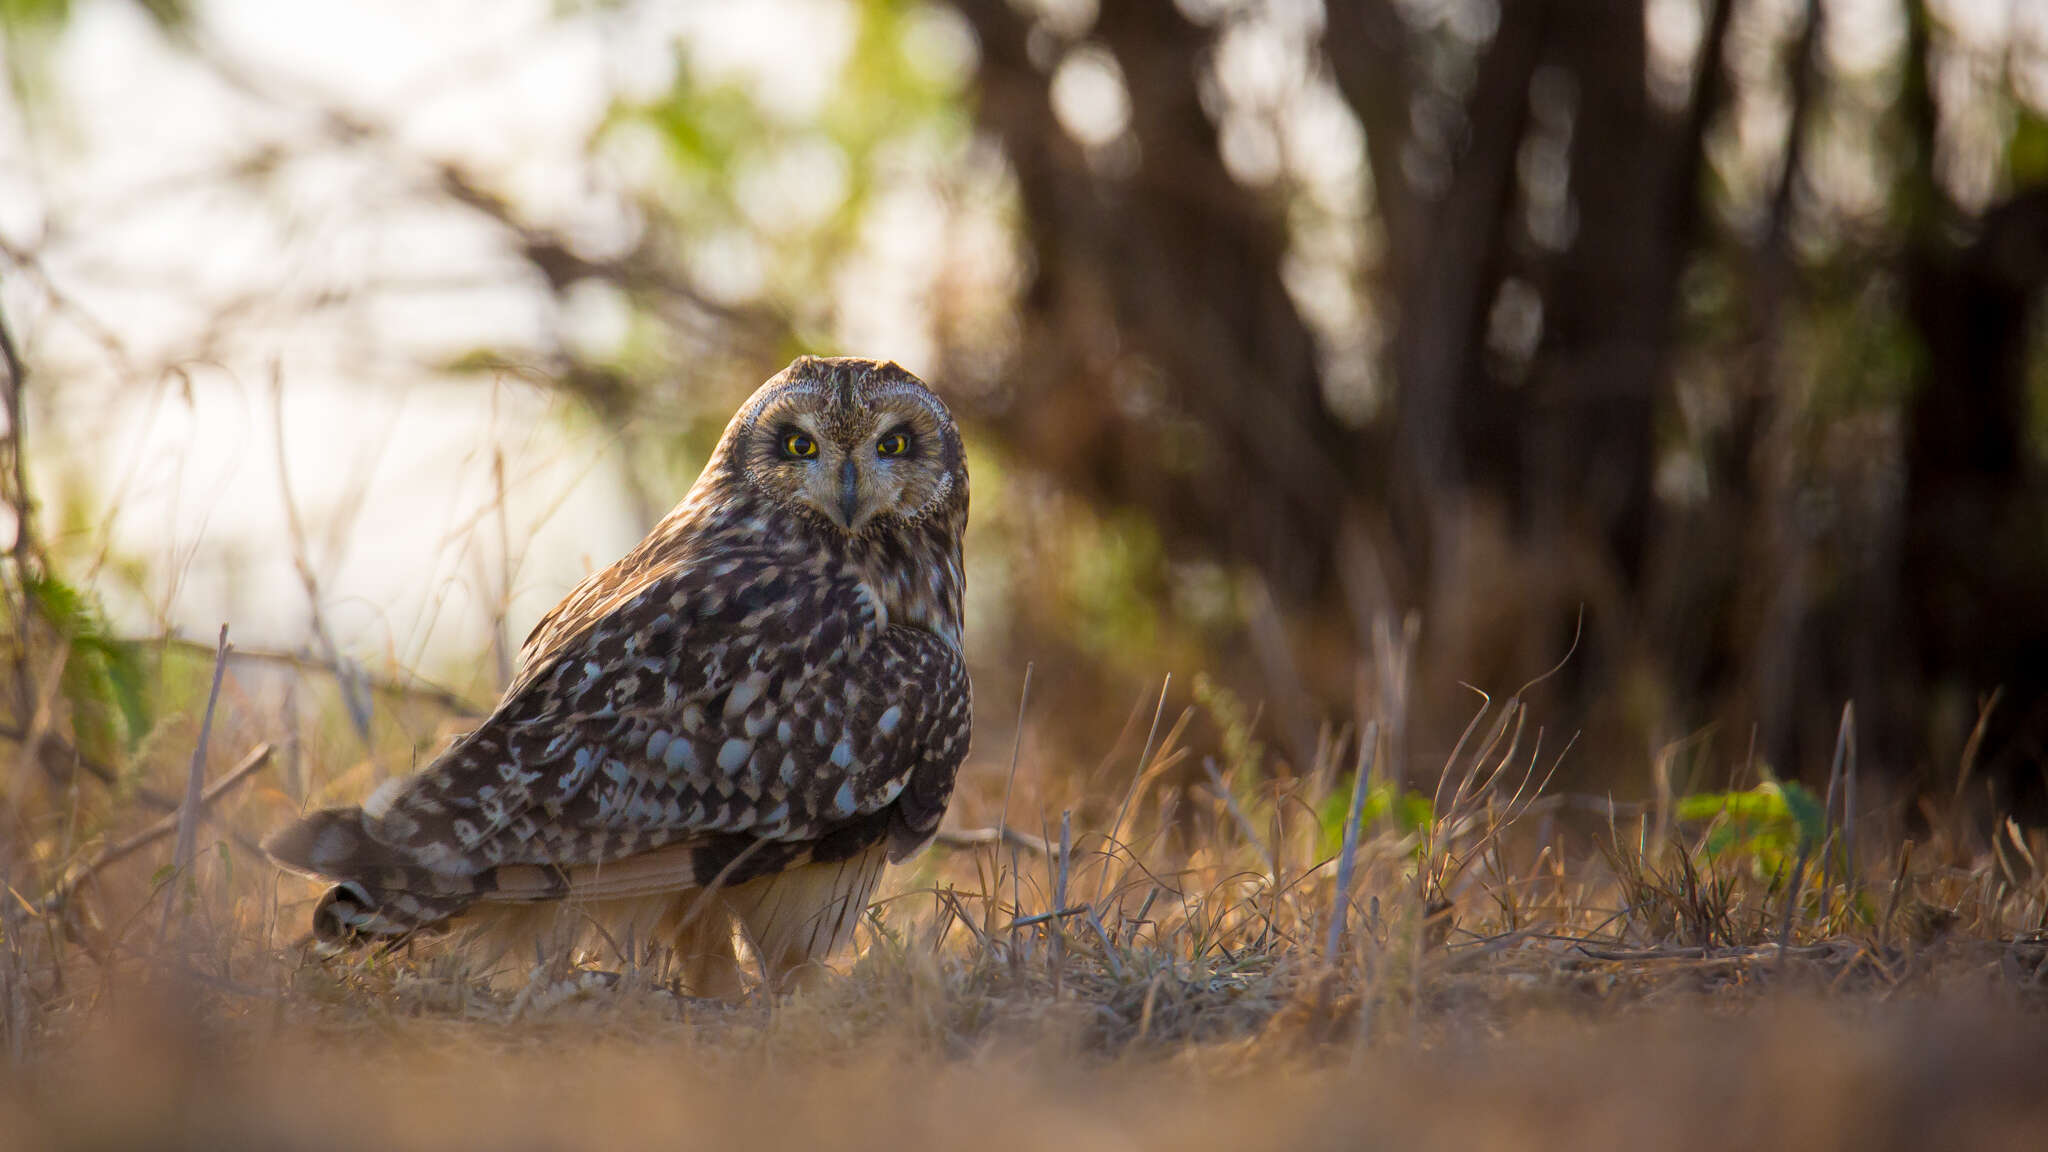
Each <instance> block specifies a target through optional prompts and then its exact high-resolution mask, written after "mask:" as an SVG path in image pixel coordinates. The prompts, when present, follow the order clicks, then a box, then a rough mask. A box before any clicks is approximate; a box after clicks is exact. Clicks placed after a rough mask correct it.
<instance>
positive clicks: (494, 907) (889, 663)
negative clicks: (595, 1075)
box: [265, 357, 972, 996]
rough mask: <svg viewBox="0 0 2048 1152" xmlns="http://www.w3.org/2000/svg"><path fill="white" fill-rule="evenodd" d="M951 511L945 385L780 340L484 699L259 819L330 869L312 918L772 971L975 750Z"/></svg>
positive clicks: (341, 925)
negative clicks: (428, 742)
mask: <svg viewBox="0 0 2048 1152" xmlns="http://www.w3.org/2000/svg"><path fill="white" fill-rule="evenodd" d="M966 525H967V466H966V460H965V457H964V455H963V452H962V448H961V442H960V433H959V430H958V429H957V428H956V427H955V425H954V422H953V419H952V416H951V414H950V413H949V412H948V411H947V409H946V406H945V405H944V404H943V403H942V402H940V400H939V398H938V397H937V396H935V395H933V394H932V392H931V391H930V390H929V389H928V388H926V387H925V386H924V384H923V383H922V382H920V381H919V380H918V379H917V378H916V377H915V376H913V375H911V374H910V373H909V372H906V371H904V370H903V369H902V368H899V367H897V366H896V365H895V364H892V363H884V362H880V361H874V360H863V359H853V358H843V359H822V358H813V357H803V358H800V359H798V360H797V361H796V362H795V363H793V364H791V365H790V366H789V367H788V368H786V369H784V370H783V371H782V372H781V373H780V374H778V375H776V376H775V377H774V378H772V379H770V380H769V381H768V382H767V383H766V384H763V385H762V386H761V388H760V390H759V391H757V392H755V393H754V395H753V396H752V397H751V398H750V399H748V400H747V402H746V404H745V405H744V406H743V407H742V408H741V409H740V411H739V412H738V414H737V415H735V416H734V417H733V418H732V421H731V423H730V424H728V425H727V426H726V429H725V433H724V435H723V436H722V437H721V438H720V440H719V442H718V447H717V449H716V450H715V451H714V452H713V453H712V456H711V459H710V462H709V463H707V464H706V465H705V467H704V472H703V475H701V476H699V477H698V479H697V482H696V484H695V485H694V486H692V487H691V489H690V491H689V494H688V495H687V496H686V497H685V498H684V499H683V501H682V503H681V504H679V505H678V506H677V507H676V508H675V510H674V511H672V512H670V513H669V514H668V516H667V517H665V518H664V519H663V520H662V521H661V522H660V523H659V524H658V525H656V526H655V528H654V530H653V532H651V533H650V534H649V535H648V536H647V538H646V539H645V540H642V541H641V542H640V544H639V545H638V546H637V547H635V548H634V549H633V550H632V551H631V552H629V553H627V554H626V556H625V558H623V559H621V560H620V561H619V562H618V563H616V564H613V565H612V566H611V567H609V568H606V569H604V570H603V571H601V572H598V573H596V574H595V575H593V576H591V577H590V578H589V579H587V580H585V581H583V583H582V584H580V585H578V586H577V587H576V588H575V589H574V590H573V591H572V592H570V593H569V595H568V597H567V598H566V599H564V600H563V601H562V602H561V603H560V604H558V605H556V606H555V607H554V609H553V610H552V611H550V612H549V613H548V614H547V615H546V616H545V617H543V618H542V619H541V621H540V623H539V624H538V625H537V626H536V627H535V628H534V630H533V633H532V635H530V636H528V637H527V640H526V643H525V645H524V647H523V648H522V650H521V653H520V659H519V666H518V671H517V674H516V675H515V677H514V679H513V682H512V684H511V686H510V687H509V688H508V689H507V690H506V692H505V695H504V697H503V698H502V699H501V700H500V701H499V702H498V705H497V707H496V709H495V710H494V711H493V712H492V713H491V715H490V716H489V718H488V719H486V720H485V721H484V722H483V724H482V726H480V727H478V728H477V729H476V730H475V731H473V732H470V733H469V734H468V735H466V736H463V737H461V738H460V739H458V740H456V741H455V742H454V743H453V744H452V745H451V746H450V747H449V748H448V750H447V751H446V752H444V753H443V754H442V755H441V756H440V757H439V758H438V759H436V760H434V761H433V762H432V763H430V764H428V765H427V766H426V767H425V768H424V769H423V770H422V771H420V772H419V773H418V774H416V775H413V776H409V777H405V778H401V779H396V780H392V781H389V782H387V783H386V784H385V786H384V787H382V788H380V789H379V790H378V791H377V792H376V793H375V794H374V795H372V796H371V797H370V799H369V800H368V801H367V802H366V803H364V804H363V805H362V806H361V807H360V808H333V809H327V810H324V811H319V812H314V813H312V814H310V815H308V816H306V817H304V818H303V819H301V820H299V821H298V822H297V823H295V824H293V825H291V826H289V827H287V828H284V829H282V830H281V831H279V832H278V833H276V834H275V835H274V836H272V837H271V839H270V840H269V841H268V842H267V843H266V844H265V848H266V850H267V851H268V852H269V853H270V855H271V856H272V857H273V858H274V859H275V860H276V861H277V862H278V863H279V864H281V865H282V866H284V867H286V868H288V869H291V870H293V871H296V872H300V873H303V874H306V875H309V876H313V877H316V878H319V879H322V880H325V881H328V882H330V883H331V884H332V887H330V888H329V889H328V890H327V892H326V894H325V895H324V896H323V897H322V898H321V900H320V902H319V904H318V906H317V907H316V908H315V909H314V912H313V933H314V938H315V940H316V941H317V942H318V943H319V944H320V945H322V946H324V947H326V948H328V949H330V950H340V949H344V948H347V947H349V946H350V945H353V944H358V943H363V942H368V941H374V940H378V939H386V940H388V939H393V938H403V937H408V936H411V935H413V934H415V933H420V932H423V931H428V930H434V931H438V930H441V929H450V930H455V929H462V930H465V934H464V935H463V936H462V937H459V938H461V939H468V940H478V939H486V940H494V941H497V942H498V944H499V946H500V949H501V952H500V954H503V949H505V948H506V947H508V946H511V947H525V946H527V943H528V942H531V941H532V940H534V939H537V938H544V939H552V940H554V941H555V942H557V943H562V942H565V941H570V940H575V939H581V940H583V941H585V942H588V941H590V940H592V939H601V940H604V941H607V942H609V943H610V945H611V946H612V947H614V948H619V949H624V948H626V947H628V946H629V945H628V942H629V941H630V942H634V944H633V945H632V946H633V947H636V948H637V947H640V946H643V945H645V946H659V947H663V948H666V949H668V950H669V952H668V953H667V954H668V955H669V956H672V957H673V958H674V960H675V961H676V962H677V964H678V969H679V970H678V971H677V976H678V977H679V979H680V980H681V982H682V983H683V984H684V985H686V986H688V987H689V988H690V989H691V990H692V991H694V992H696V993H698V994H700V995H711V996H716V995H732V994H734V993H736V992H737V991H738V990H739V989H740V987H741V986H742V983H741V982H742V976H741V968H740V967H739V965H738V955H737V953H736V952H735V946H734V939H735V935H736V934H737V936H738V937H739V939H740V940H741V941H742V942H743V943H744V945H745V947H746V949H748V950H749V951H750V952H751V953H752V955H753V957H754V958H755V959H756V961H757V963H758V965H759V967H760V969H761V970H763V971H764V972H765V974H766V976H767V977H768V979H769V980H770V982H771V983H774V984H776V985H781V984H783V983H784V982H786V981H787V980H789V979H790V977H791V976H792V974H794V973H798V972H799V971H802V970H805V969H806V968H807V966H812V965H814V964H815V963H816V962H818V961H820V960H822V959H823V958H824V957H826V956H827V955H828V954H830V953H832V952H833V951H834V950H835V949H838V948H840V947H841V946H843V945H844V944H846V943H847V942H848V940H849V939H850V938H851V936H852V934H853V929H854V925H855V923H856V922H857V920H858V919H859V917H860V916H861V915H862V914H863V913H864V912H865V910H866V908H867V906H868V899H869V895H870V893H871V892H872V891H873V890H874V887H875V883H876V880H877V878H878V877H879V876H880V874H881V870H882V867H883V864H884V862H885V861H887V862H900V861H902V860H903V859H905V858H906V857H908V856H910V855H911V854H913V853H915V852H917V851H919V850H920V849H922V848H923V847H924V846H925V845H926V844H928V843H929V842H930V841H931V839H932V837H933V835H934V834H935V833H936V832H937V830H938V826H939V819H940V817H941V815H943V813H944V812H945V808H946V803H947V801H948V799H949V798H950V797H951V795H952V792H953V779H954V776H955V774H956V773H957V772H958V770H959V767H960V762H961V760H962V759H963V758H964V757H965V756H966V754H967V747H968V739H969V733H970V727H971V722H972V718H971V689H970V686H969V684H968V679H967V668H966V665H965V663H964V662H963V661H962V659H961V647H960V621H961V597H962V595H963V593H964V591H965V586H966V577H965V572H964V571H963V569H962V567H961V557H960V543H961V534H962V532H963V531H964V529H965V528H966ZM471 929H473V930H474V931H468V930H471ZM650 951H651V948H650ZM528 955H529V956H530V955H531V953H530V952H529V953H528ZM810 970H812V971H815V968H811V969H810Z"/></svg>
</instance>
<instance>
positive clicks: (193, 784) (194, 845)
mask: <svg viewBox="0 0 2048 1152" xmlns="http://www.w3.org/2000/svg"><path fill="white" fill-rule="evenodd" d="M227 670H228V626H227V625H226V624H222V625H221V626H220V643H219V646H218V647H217V648H215V649H214V658H213V687H212V688H211V689H210V690H209V691H208V692H207V694H206V712H205V714H204V715H203V716H201V717H200V720H199V743H198V744H197V745H196V746H194V747H193V749H192V767H191V770H190V771H188V772H187V773H186V774H185V804H184V806H183V807H182V808H180V809H178V847H177V851H176V853H175V854H174V855H173V856H172V857H171V876H172V882H171V883H170V884H169V885H166V889H167V891H166V895H165V898H164V917H163V919H162V920H161V921H160V922H158V925H157V933H156V941H157V947H158V948H162V947H163V943H164V940H165V939H166V938H168V937H169V935H170V931H171V915H172V909H173V908H178V907H183V906H184V905H183V903H182V902H181V901H180V900H179V899H178V897H177V889H178V885H179V882H180V881H182V880H184V879H185V878H186V877H188V876H190V875H191V869H192V857H193V855H194V854H195V853H196V852H197V850H198V846H199V809H200V806H201V805H202V804H203V803H204V801H205V789H204V787H203V785H204V784H205V782H206V744H207V741H208V740H210V739H212V738H213V709H214V706H215V705H217V704H218V703H220V682H221V677H222V676H223V675H225V674H226V672H227ZM179 919H180V920H181V921H182V920H183V916H182V914H181V915H180V916H179Z"/></svg>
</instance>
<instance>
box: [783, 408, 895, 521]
mask: <svg viewBox="0 0 2048 1152" xmlns="http://www.w3.org/2000/svg"><path fill="white" fill-rule="evenodd" d="M774 437H775V447H776V454H777V456H778V457H779V464H780V465H781V467H783V468H785V469H789V470H793V471H796V472H797V473H798V474H799V475H798V476H797V477H796V483H794V484H793V485H791V489H792V490H791V496H792V497H794V499H795V500H796V502H798V503H801V504H804V505H806V506H808V507H809V508H811V509H812V510H814V511H816V512H817V513H819V514H820V515H822V516H823V517H824V518H825V519H826V520H828V521H830V522H831V524H832V526H833V527H835V528H837V529H839V530H840V531H841V532H844V533H846V534H847V535H849V536H858V535H860V534H861V533H863V532H865V531H866V530H867V529H868V527H869V526H870V525H872V524H873V523H874V522H875V521H876V520H877V519H878V518H880V517H883V516H885V515H890V514H894V515H898V516H903V515H906V514H909V513H914V512H915V511H916V509H917V508H918V507H919V506H920V505H921V504H922V503H923V499H922V498H921V497H922V489H924V488H925V487H926V484H927V480H926V477H925V474H926V473H929V472H930V471H931V470H932V468H933V462H932V460H931V459H929V453H927V452H925V451H923V450H922V445H921V443H920V437H919V435H918V428H917V427H916V422H915V421H913V420H907V419H902V418H899V417H897V416H895V415H893V414H891V413H888V412H877V413H872V414H868V418H866V419H844V418H842V419H839V420H821V419H818V418H816V417H815V416H813V415H812V414H808V413H806V414H802V415H794V416H792V417H790V418H789V419H788V420H787V421H786V422H785V423H782V424H780V425H778V426H777V427H776V428H775V429H774Z"/></svg>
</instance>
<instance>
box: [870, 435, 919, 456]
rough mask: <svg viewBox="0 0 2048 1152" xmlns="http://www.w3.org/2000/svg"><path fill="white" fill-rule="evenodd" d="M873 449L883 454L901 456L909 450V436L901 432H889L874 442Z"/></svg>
mask: <svg viewBox="0 0 2048 1152" xmlns="http://www.w3.org/2000/svg"><path fill="white" fill-rule="evenodd" d="M875 451H877V452H880V453H881V454H882V455H884V456H901V455H903V454H904V453H905V452H908V451H910V437H908V436H905V435H904V434H903V433H901V432H891V433H889V434H888V435H887V436H884V437H882V439H881V440H880V441H878V442H877V443H876V444H875Z"/></svg>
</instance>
